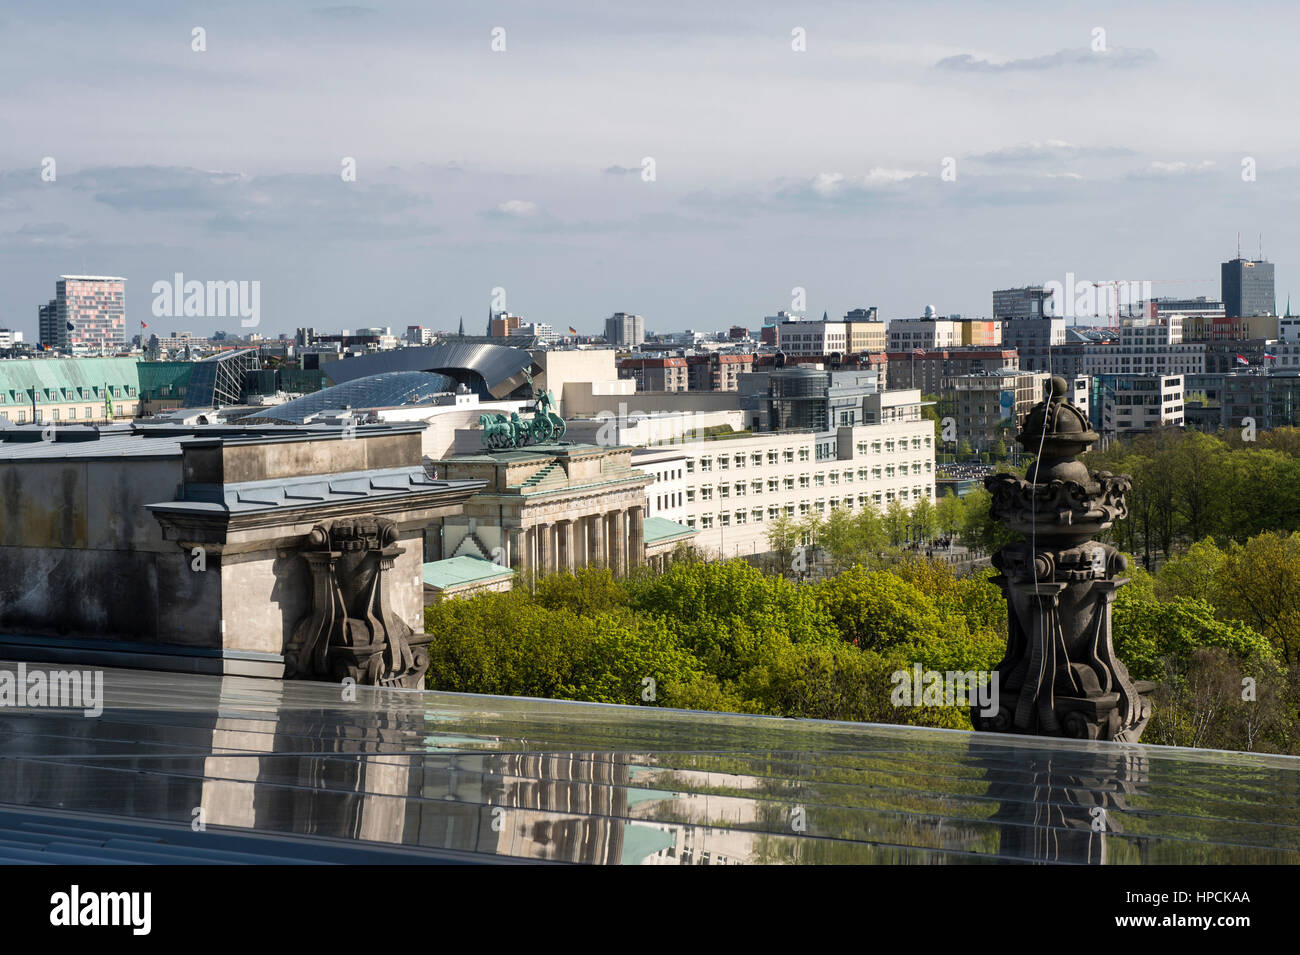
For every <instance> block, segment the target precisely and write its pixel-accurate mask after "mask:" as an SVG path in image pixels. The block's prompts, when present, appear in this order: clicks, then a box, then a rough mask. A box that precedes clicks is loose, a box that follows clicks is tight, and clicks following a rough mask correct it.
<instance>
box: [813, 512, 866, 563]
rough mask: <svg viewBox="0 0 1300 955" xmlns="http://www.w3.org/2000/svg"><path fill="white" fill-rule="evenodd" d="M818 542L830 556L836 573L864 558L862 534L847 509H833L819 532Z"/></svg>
mask: <svg viewBox="0 0 1300 955" xmlns="http://www.w3.org/2000/svg"><path fill="white" fill-rule="evenodd" d="M818 542H819V544H820V545H821V547H822V548H823V549H824V550H825V551H826V553H828V554H829V555H830V558H831V569H832V571H834V572H837V573H838V572H839V571H841V570H844V569H845V568H846V567H850V566H852V565H853V564H854V563H856V562H857V561H858V560H860V559H861V557H862V551H863V546H862V534H861V532H860V530H859V527H858V522H857V521H856V519H855V515H854V514H853V513H852V512H851V511H849V510H848V509H847V508H843V507H833V508H831V511H830V513H829V514H828V515H827V516H826V520H825V521H824V522H823V523H822V525H821V530H820V531H819V532H818Z"/></svg>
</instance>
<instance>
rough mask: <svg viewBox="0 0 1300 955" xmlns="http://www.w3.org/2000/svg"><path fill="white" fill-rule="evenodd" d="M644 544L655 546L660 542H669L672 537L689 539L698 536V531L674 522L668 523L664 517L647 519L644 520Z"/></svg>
mask: <svg viewBox="0 0 1300 955" xmlns="http://www.w3.org/2000/svg"><path fill="white" fill-rule="evenodd" d="M644 530H645V542H646V543H647V544H657V543H659V542H660V541H664V540H669V539H671V538H674V537H689V536H690V535H692V534H698V533H699V531H698V530H696V529H695V528H694V527H687V526H686V525H685V524H678V523H677V522H676V521H670V520H669V519H668V518H666V517H647V518H646V519H645V528H644Z"/></svg>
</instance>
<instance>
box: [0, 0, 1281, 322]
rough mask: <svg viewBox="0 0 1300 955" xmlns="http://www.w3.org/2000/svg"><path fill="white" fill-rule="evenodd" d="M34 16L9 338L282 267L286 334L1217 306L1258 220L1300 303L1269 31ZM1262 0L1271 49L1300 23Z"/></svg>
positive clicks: (1055, 18) (137, 314)
mask: <svg viewBox="0 0 1300 955" xmlns="http://www.w3.org/2000/svg"><path fill="white" fill-rule="evenodd" d="M28 7H30V8H31V9H32V10H33V11H35V10H36V8H35V7H34V6H32V5H30V4H23V3H17V4H14V5H12V9H13V11H14V12H13V13H12V14H8V15H6V16H5V19H4V23H3V26H4V28H5V29H4V36H5V40H4V41H0V43H4V46H5V53H6V56H5V58H4V62H5V66H6V67H7V69H8V70H9V77H10V79H11V82H10V83H8V84H6V85H5V90H4V91H3V92H0V102H3V107H4V108H3V109H0V115H3V116H4V117H5V118H4V119H3V120H0V133H3V135H0V222H2V224H0V324H4V325H7V326H9V327H14V328H17V329H20V330H23V331H25V332H27V333H28V334H34V332H35V329H36V322H37V314H36V306H37V304H39V303H40V302H42V301H45V300H46V299H48V297H49V293H48V283H49V281H50V279H51V277H53V276H57V275H58V274H62V273H67V272H80V273H88V274H112V275H125V276H128V277H130V278H131V279H132V283H131V285H130V286H129V289H128V301H127V309H128V321H129V324H130V329H129V330H130V332H131V333H132V334H134V333H135V332H136V331H138V330H139V321H140V319H141V318H143V319H144V320H145V321H149V317H148V305H149V301H150V300H151V296H150V295H148V294H147V293H148V289H149V286H150V285H151V284H152V282H153V281H156V280H161V279H166V278H169V277H170V276H171V275H172V274H173V273H176V272H184V273H185V274H186V275H193V276H195V277H196V278H198V279H200V280H203V281H259V282H261V283H262V287H263V294H264V300H263V312H264V314H265V316H266V318H265V324H264V328H262V329H259V330H260V331H262V332H263V333H264V334H265V333H279V332H291V331H292V329H293V328H295V327H298V326H302V325H316V326H323V327H352V326H354V325H364V326H371V325H390V326H394V327H404V326H405V325H407V324H426V325H430V326H433V327H443V328H454V327H456V323H457V321H458V319H459V318H460V317H461V316H464V317H465V319H466V322H467V325H468V327H470V328H475V327H477V324H481V319H480V316H481V315H482V313H483V309H484V306H485V305H488V304H489V303H490V302H491V301H492V291H493V289H496V288H503V289H505V291H506V300H505V302H504V303H503V304H502V305H501V307H504V308H506V309H509V310H510V311H512V312H515V313H519V314H522V315H524V316H525V317H526V318H527V319H528V320H530V321H538V322H545V323H549V324H551V325H553V326H554V327H555V328H557V329H558V328H564V327H568V326H569V325H573V326H574V327H576V328H577V329H578V330H579V331H580V332H582V333H586V334H596V333H598V332H599V331H600V327H601V324H602V323H603V321H604V319H605V318H607V317H608V316H609V315H610V314H611V313H613V312H615V311H620V310H622V311H628V312H631V313H635V314H639V315H643V316H645V318H646V322H647V330H669V329H675V328H684V327H717V328H726V327H727V326H729V325H731V324H737V323H739V324H747V325H753V324H755V323H756V322H757V320H758V319H760V318H761V317H762V316H764V315H770V314H774V313H775V312H776V311H777V310H780V309H786V310H789V306H790V301H789V300H790V297H791V289H793V288H795V287H800V288H803V289H805V290H806V293H807V311H806V313H805V314H808V315H812V316H817V315H820V314H821V313H822V312H823V311H827V312H829V313H830V314H831V315H836V314H843V313H844V312H845V311H848V310H849V309H852V308H856V307H861V306H870V305H876V306H878V307H879V308H880V314H881V316H882V317H883V318H886V319H889V318H894V317H908V316H912V315H918V314H920V312H921V309H922V308H923V307H924V306H925V305H926V304H933V305H934V306H935V307H936V309H937V310H938V311H939V312H940V313H941V314H951V313H960V314H963V315H972V316H982V315H986V314H988V311H989V302H988V295H989V291H990V290H992V289H995V288H1007V287H1015V286H1020V285H1024V284H1030V283H1038V282H1045V281H1050V280H1052V279H1057V280H1060V279H1062V278H1063V277H1064V275H1065V274H1066V273H1067V272H1073V273H1074V274H1076V275H1081V276H1089V277H1092V278H1094V279H1097V280H1115V279H1126V278H1143V277H1144V276H1150V277H1152V278H1153V279H1161V280H1164V279H1170V278H1176V279H1184V278H1192V279H1197V281H1196V282H1193V283H1187V284H1182V285H1179V284H1168V285H1165V286H1163V287H1162V288H1160V289H1159V294H1171V295H1186V296H1193V295H1197V294H1207V295H1216V294H1217V291H1212V290H1216V289H1217V277H1216V275H1215V271H1214V267H1215V266H1216V265H1217V264H1218V263H1221V262H1223V261H1225V260H1228V259H1230V258H1231V257H1232V255H1233V250H1234V248H1235V246H1236V242H1237V235H1238V233H1240V234H1241V246H1242V250H1243V254H1245V255H1248V256H1251V257H1254V256H1255V255H1257V254H1258V246H1259V237H1260V235H1261V234H1262V236H1263V246H1264V249H1263V252H1264V257H1265V258H1267V259H1269V260H1270V261H1274V262H1277V263H1279V264H1280V265H1281V266H1282V269H1281V274H1279V275H1278V276H1277V288H1278V299H1279V307H1280V306H1281V303H1282V302H1283V301H1285V298H1286V295H1287V290H1288V289H1289V286H1290V282H1291V276H1292V274H1293V273H1291V272H1290V271H1289V267H1288V266H1287V265H1286V263H1289V262H1295V261H1297V260H1300V250H1298V249H1297V248H1296V247H1295V241H1294V239H1293V230H1292V229H1291V228H1290V226H1289V224H1288V223H1287V221H1286V218H1285V213H1286V208H1287V205H1288V203H1289V202H1290V201H1292V200H1294V199H1295V198H1296V197H1297V195H1298V194H1300V169H1298V168H1297V167H1296V166H1295V165H1294V164H1291V162H1290V161H1289V160H1286V159H1284V158H1282V157H1284V156H1285V155H1286V154H1285V149H1286V147H1287V146H1288V145H1289V143H1287V141H1286V140H1287V137H1286V130H1285V126H1284V124H1282V123H1279V122H1277V118H1278V117H1279V116H1281V115H1284V114H1283V112H1282V109H1283V108H1284V104H1285V99H1286V92H1287V91H1288V90H1289V89H1290V87H1291V85H1292V84H1293V82H1294V81H1292V80H1291V78H1290V77H1289V76H1288V75H1287V71H1286V69H1285V66H1284V62H1285V60H1284V58H1275V57H1270V56H1268V55H1266V54H1267V49H1266V48H1264V49H1261V38H1260V36H1259V31H1258V29H1257V28H1256V27H1253V26H1252V21H1253V20H1254V19H1255V17H1241V18H1222V17H1216V21H1215V29H1214V30H1213V31H1206V30H1204V29H1203V28H1202V27H1203V24H1202V23H1201V22H1199V20H1198V17H1197V16H1196V15H1195V14H1196V10H1197V8H1195V7H1193V8H1192V9H1191V15H1189V16H1186V17H1178V18H1170V17H1168V16H1167V13H1166V12H1165V11H1163V10H1162V9H1160V8H1157V7H1150V8H1141V9H1132V8H1131V7H1130V6H1129V5H1119V4H1100V5H1095V6H1090V8H1089V10H1088V12H1087V13H1086V14H1075V13H1069V12H1061V11H1046V10H1038V9H1036V8H1034V7H1032V6H1028V5H1023V6H1021V7H1020V8H1019V12H1018V13H1016V14H1015V16H1016V22H1017V27H1018V29H1017V31H1015V33H1014V34H1013V33H1011V32H1009V31H1007V30H1006V29H1005V23H1006V20H1005V19H1003V18H998V17H987V16H984V15H983V14H982V13H981V12H980V11H977V10H968V9H965V8H963V7H961V6H960V5H957V4H949V3H937V4H921V5H915V6H913V7H909V8H906V9H894V8H884V9H880V10H872V11H869V12H868V11H858V10H854V9H851V8H848V7H845V6H843V5H840V4H827V5H824V6H821V7H819V8H814V9H811V10H807V11H799V12H798V14H797V15H796V14H791V13H790V12H789V11H787V10H782V9H780V8H779V7H776V6H773V5H768V4H759V5H757V6H751V5H746V6H744V7H742V6H741V5H738V4H722V5H720V6H718V7H716V8H714V9H712V10H710V11H708V12H701V11H699V10H698V9H694V8H687V7H684V6H680V7H674V6H671V5H670V6H668V7H659V8H656V9H655V10H654V11H643V12H641V13H639V14H630V15H629V14H619V15H618V16H614V15H613V14H611V13H609V12H605V13H599V12H592V11H589V10H587V9H585V8H578V7H577V6H576V5H574V4H568V3H551V4H547V5H546V6H545V7H544V8H540V9H533V10H516V9H513V8H510V7H506V6H501V7H488V8H484V9H476V10H473V11H455V10H453V11H442V10H439V11H436V12H434V11H427V10H422V9H421V8H420V7H419V6H418V5H414V4H401V3H399V4H388V5H384V6H382V7H378V6H374V7H371V6H348V7H320V8H316V9H314V10H310V11H305V12H297V11H288V10H264V9H261V8H257V10H256V16H249V13H250V11H251V10H252V9H253V8H252V6H251V5H249V4H239V3H237V4H233V5H231V6H230V7H229V8H223V9H222V10H208V9H204V8H203V7H201V6H198V5H190V6H187V5H180V6H178V7H176V8H174V9H172V10H170V11H169V14H168V15H167V16H166V17H162V18H159V17H158V16H157V15H156V12H153V11H149V10H147V9H146V8H144V7H142V6H141V7H136V6H127V7H125V8H121V9H114V10H113V11H111V12H108V11H103V10H100V9H98V8H97V7H95V6H94V5H91V4H85V3H72V4H68V5H65V6H64V7H62V8H60V9H59V10H56V11H48V10H44V9H41V10H40V15H39V16H31V17H27V16H24V15H23V11H24V9H25V8H28ZM1207 10H1208V8H1207ZM1252 10H1254V11H1255V13H1256V15H1257V16H1259V15H1264V16H1267V17H1269V18H1270V23H1272V24H1273V28H1272V29H1271V30H1270V34H1269V35H1270V36H1278V37H1283V36H1286V35H1288V34H1289V33H1290V32H1291V30H1289V29H1288V27H1294V26H1295V25H1296V23H1297V20H1298V16H1297V13H1296V12H1295V11H1293V10H1291V9H1289V8H1287V7H1285V6H1283V5H1277V4H1257V5H1253V6H1252ZM629 17H630V19H629ZM1085 17H1086V18H1085ZM498 27H499V28H500V29H502V30H504V31H505V33H504V34H503V35H502V38H501V39H502V45H503V46H504V48H503V49H500V50H494V49H493V43H494V41H495V39H496V37H495V34H494V32H493V31H494V30H496V29H497V28H498ZM196 29H201V30H203V31H204V32H203V38H204V41H203V42H204V49H203V50H201V51H199V50H195V49H193V48H192V46H193V44H194V43H195V42H196V41H195V39H194V38H192V32H193V31H194V30H196ZM1098 29H1100V30H1102V31H1103V32H1102V37H1101V40H1102V45H1103V46H1104V50H1101V51H1098V50H1096V49H1095V47H1096V45H1097V42H1098V38H1097V35H1096V32H1095V31H1096V30H1098ZM796 30H798V31H803V43H804V49H802V50H796V49H794V48H793V47H794V46H795V45H796V44H797V43H798V42H799V40H798V38H797V37H793V31H796ZM54 34H57V35H58V36H59V38H60V54H61V60H62V62H63V66H62V67H61V69H60V70H59V71H57V72H53V73H52V72H50V71H49V70H48V69H46V68H45V64H47V62H48V59H47V58H48V55H49V36H51V35H54ZM286 37H290V38H292V39H291V41H289V40H286ZM126 43H129V44H130V45H131V48H132V54H133V55H132V57H131V58H129V59H128V60H127V61H125V62H123V61H122V59H121V58H120V57H117V58H115V57H114V56H113V55H112V51H113V50H114V49H115V47H117V46H118V45H121V44H126ZM1279 52H1281V50H1280V49H1279ZM1206 58H1213V59H1214V60H1215V61H1220V62H1222V61H1229V62H1232V63H1233V69H1232V70H1231V71H1228V72H1227V73H1226V74H1209V73H1207V71H1205V70H1203V69H1201V68H1200V67H1199V65H1198V64H1199V63H1200V62H1202V61H1203V60H1204V59H1206ZM576 61H582V62H585V63H586V64H587V65H588V66H589V67H591V68H592V69H597V70H599V71H601V72H602V73H603V74H604V75H605V76H606V77H607V82H604V83H590V82H589V81H588V79H587V76H588V75H589V72H590V71H589V70H575V69H574V66H573V64H574V62H576ZM38 75H39V76H40V77H41V82H39V83H23V82H20V79H21V78H24V77H26V78H30V77H33V76H38ZM20 90H21V92H20ZM541 91H544V93H543V92H541ZM127 100H129V101H130V102H132V103H133V104H134V105H135V108H133V109H132V110H131V111H129V112H126V113H124V112H123V111H121V110H120V109H116V108H114V106H113V104H114V103H117V102H121V101H127ZM1062 103H1068V104H1069V106H1068V107H1067V108H1063V107H1062V105H1061V104H1062ZM160 133H161V135H160ZM1207 133H1212V135H1207ZM647 158H649V159H652V160H654V163H653V173H654V178H653V180H651V181H647V180H646V179H645V178H644V176H645V166H644V162H643V161H644V160H645V159H647ZM46 159H51V160H53V162H54V173H55V178H54V179H53V181H45V180H43V178H42V176H43V172H44V162H45V160H46ZM349 159H350V160H352V161H353V163H354V166H353V169H354V171H355V181H344V179H343V178H342V172H341V170H343V169H344V167H345V165H346V160H349ZM1247 159H1249V160H1250V161H1251V174H1252V175H1253V176H1254V178H1253V179H1250V180H1247V179H1246V178H1244V177H1245V172H1246V171H1245V169H1244V167H1243V163H1244V162H1245V161H1246V160H1247ZM948 160H951V161H952V164H951V167H948V166H946V162H947V161H948ZM949 168H950V169H951V171H952V172H953V173H954V176H955V178H953V179H946V178H945V170H946V169H949ZM990 240H991V241H990ZM1189 263H1194V264H1193V265H1191V266H1189ZM413 276H415V277H417V278H415V279H414V280H413V278H412V277H413ZM151 324H152V323H151ZM194 324H197V323H194ZM231 324H234V325H237V323H231ZM222 327H225V326H223V325H221V324H219V323H212V324H211V325H209V326H198V327H194V328H192V329H190V330H192V331H194V332H195V333H202V332H209V331H212V330H215V329H219V328H222Z"/></svg>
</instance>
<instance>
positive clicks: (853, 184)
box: [812, 167, 925, 196]
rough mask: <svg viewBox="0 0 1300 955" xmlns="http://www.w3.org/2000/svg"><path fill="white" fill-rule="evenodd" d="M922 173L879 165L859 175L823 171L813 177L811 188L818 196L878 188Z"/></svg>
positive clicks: (913, 177) (904, 180)
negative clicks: (883, 167) (884, 167)
mask: <svg viewBox="0 0 1300 955" xmlns="http://www.w3.org/2000/svg"><path fill="white" fill-rule="evenodd" d="M924 175H925V173H923V172H918V171H916V170H913V169H882V168H879V167H877V168H875V169H872V170H871V171H870V172H868V173H866V174H864V175H861V176H846V175H844V174H843V173H840V172H823V173H818V174H817V175H816V176H814V177H813V179H812V190H813V192H815V193H817V194H818V195H819V196H834V195H838V194H839V193H841V192H843V191H845V190H852V189H878V188H881V187H882V186H891V185H895V184H897V183H900V182H906V181H907V180H909V179H915V178H917V177H918V176H924Z"/></svg>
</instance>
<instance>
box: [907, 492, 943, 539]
mask: <svg viewBox="0 0 1300 955" xmlns="http://www.w3.org/2000/svg"><path fill="white" fill-rule="evenodd" d="M912 524H913V525H914V526H915V527H916V528H917V529H918V531H919V532H920V535H921V539H922V540H930V539H931V538H933V537H934V536H935V531H936V530H937V529H938V527H939V516H938V513H937V512H936V510H935V506H934V504H932V503H931V502H930V499H929V498H928V497H923V498H921V499H920V500H919V501H917V502H916V503H915V504H914V505H912Z"/></svg>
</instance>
